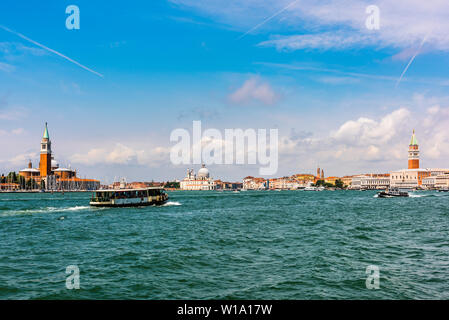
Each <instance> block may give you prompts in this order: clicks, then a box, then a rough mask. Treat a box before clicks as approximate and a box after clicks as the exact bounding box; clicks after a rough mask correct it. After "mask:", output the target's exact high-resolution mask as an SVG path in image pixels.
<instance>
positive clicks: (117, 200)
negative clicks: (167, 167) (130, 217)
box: [90, 187, 168, 207]
mask: <svg viewBox="0 0 449 320" xmlns="http://www.w3.org/2000/svg"><path fill="white" fill-rule="evenodd" d="M167 200H168V195H167V193H165V190H164V189H163V188H157V187H149V188H142V189H117V190H97V191H95V192H94V193H93V195H92V199H91V200H90V205H91V206H94V207H140V206H152V205H162V204H164V203H165V202H167Z"/></svg>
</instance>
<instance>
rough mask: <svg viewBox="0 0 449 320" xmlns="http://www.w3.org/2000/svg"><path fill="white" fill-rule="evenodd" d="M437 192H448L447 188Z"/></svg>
mask: <svg viewBox="0 0 449 320" xmlns="http://www.w3.org/2000/svg"><path fill="white" fill-rule="evenodd" d="M438 192H449V188H443V189H438Z"/></svg>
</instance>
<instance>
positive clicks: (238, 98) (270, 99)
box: [229, 77, 278, 105]
mask: <svg viewBox="0 0 449 320" xmlns="http://www.w3.org/2000/svg"><path fill="white" fill-rule="evenodd" d="M277 98H278V96H277V95H276V93H275V92H274V90H273V88H272V87H271V86H270V84H269V83H267V82H262V81H261V79H260V78H259V77H252V78H250V79H248V80H246V81H245V83H244V84H243V85H242V86H241V87H240V88H239V89H237V90H236V91H234V92H233V93H232V94H231V95H230V96H229V100H230V101H231V102H233V103H237V104H246V103H251V102H254V101H259V102H262V103H264V104H266V105H272V104H274V103H275V102H276V101H277Z"/></svg>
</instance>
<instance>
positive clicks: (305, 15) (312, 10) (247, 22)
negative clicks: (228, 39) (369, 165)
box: [172, 0, 449, 51]
mask: <svg viewBox="0 0 449 320" xmlns="http://www.w3.org/2000/svg"><path fill="white" fill-rule="evenodd" d="M172 2H174V3H177V4H179V5H182V6H184V7H188V8H191V9H194V10H196V11H199V12H200V13H203V14H205V15H207V16H209V17H212V18H213V19H214V20H215V21H217V22H220V23H226V24H228V25H230V26H232V27H234V28H236V29H238V30H240V31H241V32H242V33H243V32H246V31H248V30H250V29H251V28H252V27H254V26H255V25H257V24H259V23H260V22H262V21H264V20H265V19H266V18H267V17H270V16H271V15H273V14H274V13H276V12H278V11H279V10H280V9H282V8H284V7H286V6H287V5H289V4H290V3H292V0H271V1H257V0H246V1H241V0H226V1H224V0H172ZM224 4H226V5H224ZM368 5H377V6H378V7H379V8H380V30H373V31H371V30H367V29H366V26H365V20H366V18H367V17H368V15H367V14H366V12H365V9H366V7H367V6H368ZM448 16H449V6H448V4H447V0H427V1H422V0H395V1H391V0H338V1H331V0H315V1H313V0H312V1H300V2H299V3H298V4H296V5H294V6H291V7H290V8H289V9H288V10H286V11H285V12H283V13H282V14H281V15H280V16H279V17H277V18H276V19H273V20H271V21H270V22H269V23H267V24H265V25H263V26H261V27H260V28H259V29H258V30H257V31H256V32H259V33H260V32H266V31H267V30H268V31H269V32H270V33H273V32H275V33H280V32H282V31H284V30H286V31H288V33H289V34H290V35H289V36H279V37H278V38H277V39H272V40H270V41H267V42H262V43H263V44H264V45H272V46H275V47H277V48H278V49H289V50H296V49H303V48H318V49H329V48H334V49H344V48H348V47H355V46H376V47H380V48H383V47H392V48H400V49H404V48H408V47H411V46H415V45H416V44H419V43H420V42H421V41H422V39H423V38H424V37H425V36H426V35H427V34H429V37H428V39H427V45H428V46H430V47H432V48H433V49H434V50H441V51H449V35H448V33H447V30H449V19H447V17H448ZM335 29H338V30H339V32H338V33H334V30H335ZM295 32H297V33H298V34H296V35H295V34H294V33H295ZM307 33H309V34H307Z"/></svg>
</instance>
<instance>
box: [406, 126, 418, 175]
mask: <svg viewBox="0 0 449 320" xmlns="http://www.w3.org/2000/svg"><path fill="white" fill-rule="evenodd" d="M408 168H409V169H419V146H418V140H416V136H415V130H413V135H412V139H411V140H410V145H409V147H408Z"/></svg>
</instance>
